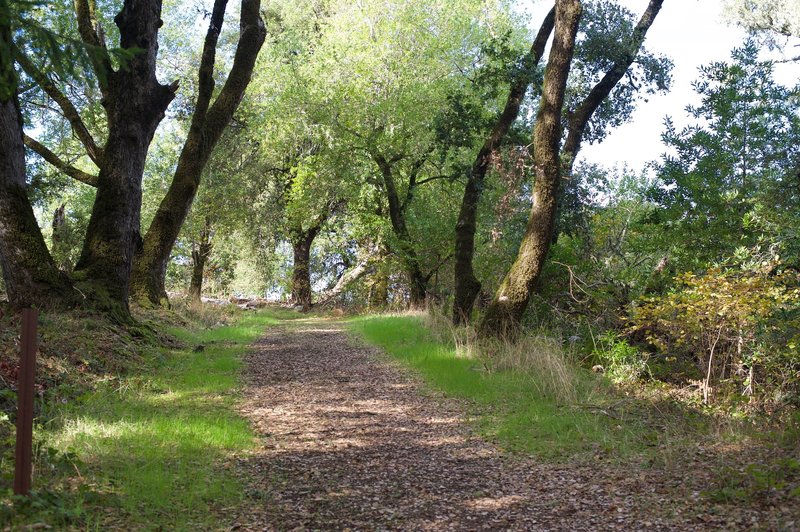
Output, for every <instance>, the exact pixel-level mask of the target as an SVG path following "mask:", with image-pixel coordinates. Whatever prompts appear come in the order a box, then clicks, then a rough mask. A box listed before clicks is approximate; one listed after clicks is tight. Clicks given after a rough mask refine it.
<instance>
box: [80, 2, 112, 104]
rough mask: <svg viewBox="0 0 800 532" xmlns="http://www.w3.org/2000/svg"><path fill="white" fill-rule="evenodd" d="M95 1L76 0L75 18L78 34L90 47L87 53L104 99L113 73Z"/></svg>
mask: <svg viewBox="0 0 800 532" xmlns="http://www.w3.org/2000/svg"><path fill="white" fill-rule="evenodd" d="M95 7H96V6H95V0H75V17H76V18H77V20H78V33H80V36H81V40H82V41H83V43H84V44H85V45H87V46H88V47H89V49H88V50H87V53H88V54H89V58H90V59H91V62H92V67H93V68H94V73H95V75H96V76H97V80H98V85H99V86H100V92H101V93H102V94H103V98H106V97H107V96H108V90H107V89H108V83H107V81H108V75H109V74H110V73H111V72H112V71H113V68H112V67H111V61H110V60H109V58H108V53H107V49H106V43H105V40H104V39H103V35H102V33H101V32H100V31H99V24H98V23H97V16H96V15H95Z"/></svg>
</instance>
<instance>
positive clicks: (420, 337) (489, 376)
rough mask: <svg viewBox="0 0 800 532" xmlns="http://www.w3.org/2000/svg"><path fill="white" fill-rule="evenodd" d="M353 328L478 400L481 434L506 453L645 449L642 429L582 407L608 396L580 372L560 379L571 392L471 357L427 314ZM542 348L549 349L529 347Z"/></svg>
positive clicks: (373, 320) (562, 454) (454, 393)
mask: <svg viewBox="0 0 800 532" xmlns="http://www.w3.org/2000/svg"><path fill="white" fill-rule="evenodd" d="M350 329H351V330H352V331H354V332H356V333H358V334H359V335H361V336H362V337H363V338H365V339H366V340H367V341H368V342H369V343H371V344H373V345H376V346H378V347H381V348H382V349H384V350H385V351H386V352H387V353H388V354H390V355H391V356H392V357H394V358H395V359H397V360H399V361H400V362H401V363H403V364H404V365H406V366H408V367H411V368H413V369H414V370H416V371H417V372H418V373H419V374H420V375H421V376H422V377H423V378H424V380H425V382H426V383H427V384H428V385H429V386H431V387H432V388H433V389H435V390H438V391H441V392H444V393H445V394H446V395H448V396H451V397H455V398H460V399H467V400H469V401H471V402H472V403H473V404H474V406H475V407H476V408H475V413H476V424H477V427H478V428H479V430H480V432H481V433H482V434H483V435H484V436H485V437H487V438H489V439H492V440H495V441H497V442H498V443H499V444H500V445H502V446H504V447H506V448H509V449H512V450H519V451H524V452H528V453H532V454H535V455H537V456H540V457H544V458H550V459H561V458H567V457H574V456H576V455H581V454H590V453H597V452H603V451H612V450H613V452H614V454H615V455H616V456H624V455H625V454H627V453H630V452H635V451H636V450H638V449H639V448H640V447H641V445H640V443H639V440H640V438H639V437H638V433H639V431H640V427H638V426H637V425H635V424H627V423H624V422H620V421H619V420H615V419H612V418H609V417H607V416H604V415H598V414H597V413H595V412H591V411H587V410H584V409H582V408H579V407H578V408H576V404H577V403H580V402H581V401H582V400H585V399H586V398H587V397H589V396H595V395H596V394H598V393H602V391H601V390H600V388H599V387H600V386H601V385H600V383H598V382H597V381H596V380H595V379H593V378H592V377H591V375H587V374H585V373H582V370H580V369H578V368H570V369H569V371H571V372H573V374H571V375H569V378H567V376H562V377H560V379H559V382H561V381H564V382H569V383H571V385H572V386H574V389H573V390H571V393H570V394H564V393H561V392H559V391H558V390H557V389H556V388H554V387H553V385H552V384H550V383H549V382H547V381H545V380H538V379H540V378H541V376H537V375H536V374H534V373H532V372H528V371H521V370H517V369H514V368H512V367H507V366H506V365H502V364H492V363H491V361H486V360H482V359H481V358H480V357H477V356H465V355H464V352H463V350H462V351H461V352H459V349H458V348H457V345H456V343H453V342H448V341H446V339H442V338H441V337H439V338H435V337H434V336H433V335H432V334H431V332H430V331H429V330H427V329H426V328H425V326H424V322H423V318H422V317H420V316H379V317H365V318H358V319H355V320H352V321H351V322H350ZM539 344H542V345H544V344H545V343H543V342H539V343H537V342H530V343H529V345H530V346H531V347H532V348H536V346H537V345H539ZM549 348H552V346H550V347H549ZM549 356H555V355H554V354H552V353H551V354H550V355H549ZM558 367H559V371H562V372H566V371H567V369H566V368H567V366H566V365H564V364H561V365H559V366H558ZM548 380H551V379H550V378H549V377H548ZM565 397H568V398H570V399H571V400H570V401H565V400H564V398H565ZM593 398H594V397H593Z"/></svg>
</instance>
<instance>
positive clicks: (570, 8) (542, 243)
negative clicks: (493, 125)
mask: <svg viewBox="0 0 800 532" xmlns="http://www.w3.org/2000/svg"><path fill="white" fill-rule="evenodd" d="M581 12H582V6H581V2H580V0H558V1H557V2H556V21H555V30H554V33H555V37H554V39H553V45H552V48H551V50H550V57H549V60H548V63H547V68H546V70H545V77H544V86H543V88H542V96H541V100H540V103H539V110H538V112H537V115H536V125H535V126H534V131H533V160H534V171H535V179H536V181H535V183H534V186H533V205H532V208H531V213H530V216H529V218H528V224H527V227H526V228H525V234H524V235H523V238H522V243H521V245H520V249H519V253H518V255H517V259H516V260H515V261H514V264H513V265H512V266H511V269H510V270H509V272H508V273H507V274H506V276H505V278H504V279H503V282H502V284H501V285H500V288H499V289H498V291H497V293H496V294H495V296H494V299H493V300H492V302H491V303H490V304H489V306H488V308H487V309H486V313H485V314H484V317H483V320H482V321H481V323H480V326H479V334H480V335H481V336H482V337H491V336H495V337H496V336H503V335H509V334H514V333H516V331H517V330H518V328H519V324H520V322H521V320H522V315H523V313H524V312H525V309H526V308H527V306H528V300H529V298H530V294H531V291H532V289H533V286H534V284H535V283H536V281H537V280H538V278H539V275H540V274H541V271H542V266H543V265H544V261H545V259H546V258H547V253H548V251H549V249H550V243H551V240H552V231H553V223H554V219H555V214H556V204H557V200H558V198H557V194H558V187H559V181H560V179H561V171H560V160H559V144H560V141H561V132H562V126H561V112H562V109H563V106H564V93H565V90H566V85H567V77H568V76H569V70H570V64H571V63H572V54H573V50H574V47H575V36H576V34H577V31H578V23H579V21H580V18H581Z"/></svg>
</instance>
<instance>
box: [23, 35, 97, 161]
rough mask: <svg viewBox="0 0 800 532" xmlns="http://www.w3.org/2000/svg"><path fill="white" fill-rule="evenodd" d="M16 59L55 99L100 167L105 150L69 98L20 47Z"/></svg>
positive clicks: (90, 155)
mask: <svg viewBox="0 0 800 532" xmlns="http://www.w3.org/2000/svg"><path fill="white" fill-rule="evenodd" d="M14 52H15V59H16V61H17V64H19V66H20V67H22V70H24V71H25V73H26V74H28V75H29V76H30V77H31V78H33V80H34V81H35V82H36V83H37V84H38V85H39V86H40V87H41V88H42V90H43V91H44V92H45V93H46V94H47V95H48V96H50V98H52V99H53V101H55V102H56V104H58V107H59V108H60V109H61V112H62V113H63V114H64V118H66V119H67V120H68V121H69V123H70V125H71V126H72V131H73V132H74V133H75V136H76V137H78V140H80V141H81V143H82V144H83V146H84V148H86V154H87V155H89V158H90V159H91V160H92V161H94V163H95V164H96V165H98V166H99V165H100V160H101V159H102V157H103V150H102V149H101V148H100V146H98V145H97V143H96V142H95V140H94V137H92V134H91V133H90V132H89V129H88V128H87V127H86V124H84V122H83V119H82V118H81V115H80V113H79V112H78V110H77V109H76V108H75V106H74V105H73V104H72V102H71V101H70V99H69V98H67V97H66V96H65V95H64V93H63V92H61V91H60V90H59V88H58V87H56V85H55V83H53V81H52V80H51V79H50V78H49V77H47V75H46V74H45V73H44V72H42V71H41V70H39V69H38V68H37V67H36V65H34V64H33V63H32V62H31V61H30V59H28V58H27V57H26V56H25V54H24V53H22V50H20V49H19V48H18V47H15V50H14Z"/></svg>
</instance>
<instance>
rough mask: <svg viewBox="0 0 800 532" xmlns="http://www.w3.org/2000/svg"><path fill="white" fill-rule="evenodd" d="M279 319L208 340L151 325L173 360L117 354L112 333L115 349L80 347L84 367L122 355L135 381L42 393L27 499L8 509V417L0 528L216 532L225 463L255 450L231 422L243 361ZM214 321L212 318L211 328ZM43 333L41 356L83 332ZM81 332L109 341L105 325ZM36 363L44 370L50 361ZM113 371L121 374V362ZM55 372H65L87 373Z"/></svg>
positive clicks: (242, 427)
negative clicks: (166, 338)
mask: <svg viewBox="0 0 800 532" xmlns="http://www.w3.org/2000/svg"><path fill="white" fill-rule="evenodd" d="M278 317H279V316H278V315H277V314H276V313H274V312H273V313H270V312H263V311H261V312H258V313H247V314H244V313H239V314H236V315H234V316H232V317H228V320H227V321H228V324H227V325H224V326H219V324H217V326H212V327H211V328H206V327H204V326H202V325H200V324H199V323H197V322H194V323H189V322H183V324H182V326H172V327H167V328H163V327H160V326H158V325H155V328H156V329H157V330H158V329H160V331H159V334H158V335H159V336H160V335H161V334H160V333H161V332H162V331H163V332H164V333H166V334H167V335H169V336H171V337H173V338H175V339H177V341H178V342H177V343H176V342H174V341H171V343H172V344H173V346H178V347H172V348H168V347H163V343H164V342H163V339H162V340H161V342H158V341H157V340H156V339H155V338H150V339H141V338H139V339H133V340H132V339H131V338H125V339H124V341H122V342H120V341H119V339H120V338H121V337H123V336H124V335H125V333H124V332H123V333H119V331H117V332H116V333H115V335H113V336H114V338H116V339H117V340H118V341H116V342H112V344H115V345H116V347H117V348H114V347H113V346H112V345H103V344H102V342H103V338H104V337H103V336H100V335H97V336H95V337H94V338H95V341H96V342H97V343H96V345H91V344H90V345H89V346H88V350H89V351H92V353H94V355H90V354H88V353H87V355H86V357H85V358H90V356H98V355H97V353H99V356H103V355H102V353H103V351H104V350H105V351H106V352H107V353H106V355H107V356H108V357H117V358H119V357H124V356H125V354H124V353H120V349H119V347H120V346H122V347H127V349H129V350H130V352H131V353H130V365H131V366H133V369H129V370H128V371H125V372H124V374H118V373H116V372H110V373H108V374H106V375H95V377H96V379H95V380H94V382H88V383H84V384H86V389H85V390H84V391H79V393H78V395H77V396H76V395H75V390H76V386H75V385H74V384H66V383H63V382H62V383H61V385H60V386H61V389H62V390H61V392H59V386H58V385H57V386H54V387H52V388H50V389H48V390H45V393H44V397H45V399H44V400H43V401H41V400H40V401H39V405H38V406H39V412H38V417H37V424H36V427H35V440H36V443H35V445H36V450H35V465H34V467H35V471H34V490H35V491H34V494H33V496H32V497H31V498H30V499H26V500H23V499H16V500H15V498H12V497H10V493H11V491H10V483H11V478H12V476H11V475H12V473H13V448H11V444H13V429H11V428H10V427H11V425H10V420H9V419H8V416H7V415H6V416H5V420H4V421H3V422H4V423H5V424H6V427H5V428H6V431H5V434H6V437H5V442H4V447H5V448H4V449H3V451H4V452H3V454H2V461H0V471H1V472H2V475H3V477H2V480H3V484H4V486H3V492H2V495H3V502H2V505H0V522H3V521H5V523H6V524H7V525H11V526H17V525H24V524H35V523H42V524H46V525H50V526H55V527H59V528H60V527H70V528H72V527H74V528H81V529H108V528H109V527H121V528H125V529H136V528H146V529H154V530H162V529H167V530H175V529H184V530H186V529H209V528H216V527H218V526H221V525H222V524H223V523H221V522H220V520H221V516H222V515H223V514H224V513H225V512H224V510H225V509H226V508H229V507H235V506H236V505H237V504H238V503H239V502H240V501H241V500H242V497H243V494H242V489H241V486H239V483H238V482H237V479H236V478H235V476H234V473H233V471H232V470H231V469H230V468H229V466H230V459H231V457H232V456H234V455H235V454H237V453H242V452H246V451H247V450H248V449H250V448H252V446H253V445H254V436H253V433H252V431H251V429H250V427H249V426H248V423H247V422H246V420H244V419H242V418H241V417H240V416H239V415H238V414H237V412H236V410H235V403H236V401H237V388H238V387H239V378H238V371H239V367H240V364H241V362H240V359H241V356H242V355H243V354H244V353H245V351H246V349H247V347H248V345H249V344H250V343H251V342H252V341H253V340H255V339H256V338H257V337H258V336H259V335H260V334H261V333H262V332H263V330H264V328H265V327H267V326H268V325H269V324H273V323H277V321H278ZM92 320H93V318H87V319H86V320H85V322H88V323H91V322H92ZM95 320H96V319H95ZM54 321H55V323H51V322H54ZM216 321H217V320H216V318H214V317H213V316H212V319H211V323H215V322H216ZM42 322H43V323H42V327H41V329H42V330H41V336H42V337H43V338H42V341H43V344H45V351H47V346H48V345H52V344H54V343H57V342H58V339H59V338H60V337H63V335H65V334H67V332H66V331H65V330H63V329H64V327H80V326H81V322H80V321H77V320H76V321H75V322H74V323H65V322H64V320H63V319H61V318H59V319H55V320H53V319H50V318H48V317H47V316H44V317H43V318H42ZM95 325H96V322H95ZM89 328H90V329H92V330H93V331H105V332H106V333H108V330H110V326H107V325H103V324H102V323H101V324H100V325H99V326H96V327H95V326H91V327H89ZM59 329H62V330H59ZM86 334H89V336H87V337H86V338H92V337H91V334H92V333H90V332H86ZM107 336H108V335H107V334H106V337H107ZM86 338H84V342H85V341H86ZM155 343H158V344H160V345H159V346H155V345H154V344H155ZM168 343H169V341H168ZM200 346H202V347H200ZM51 351H52V349H51ZM73 358H74V357H73ZM78 358H80V356H79V357H78ZM43 359H44V361H45V363H48V361H50V360H51V359H53V357H46V356H45V357H43ZM116 365H117V366H124V365H125V364H124V360H123V361H118V362H117V364H116ZM63 366H64V367H63V368H62V369H63V371H67V372H80V371H84V370H85V368H86V367H89V366H81V365H80V364H78V367H77V368H76V366H75V365H70V364H69V363H66V364H63ZM62 380H63V379H62ZM66 380H69V379H66ZM72 380H75V379H72ZM88 380H89V381H91V380H92V379H88ZM64 389H66V391H65V390H64ZM78 389H80V387H78ZM59 394H61V396H63V397H61V398H60V396H59Z"/></svg>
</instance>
